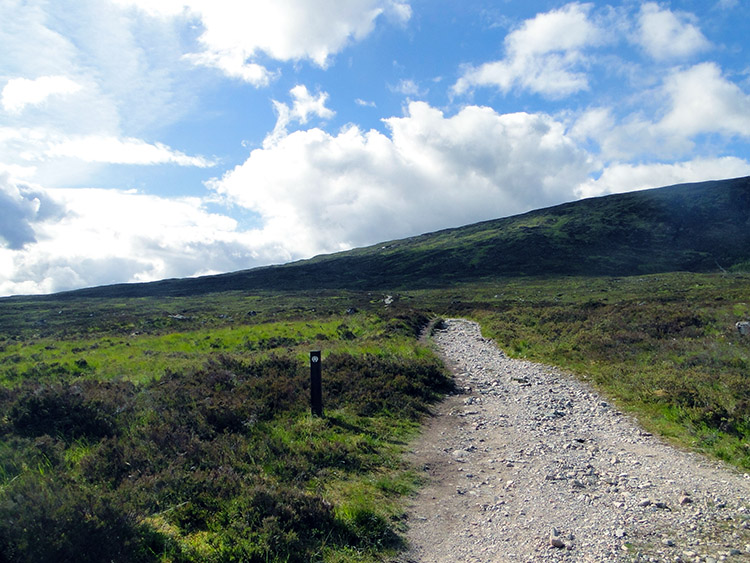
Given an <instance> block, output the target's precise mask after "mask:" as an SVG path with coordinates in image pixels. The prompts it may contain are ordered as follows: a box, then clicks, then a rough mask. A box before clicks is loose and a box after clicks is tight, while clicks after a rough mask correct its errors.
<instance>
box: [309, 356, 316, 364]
mask: <svg viewBox="0 0 750 563" xmlns="http://www.w3.org/2000/svg"><path fill="white" fill-rule="evenodd" d="M310 361H311V362H312V363H314V364H315V363H317V362H318V356H313V357H312V358H310Z"/></svg>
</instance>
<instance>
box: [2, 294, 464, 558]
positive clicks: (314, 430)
mask: <svg viewBox="0 0 750 563" xmlns="http://www.w3.org/2000/svg"><path fill="white" fill-rule="evenodd" d="M325 299H326V300H328V297H326V298H325ZM363 300H364V297H363ZM235 301H236V296H227V297H226V301H221V300H219V301H218V302H219V303H221V305H222V306H237V305H236V303H235ZM372 301H373V303H369V301H368V302H367V303H365V302H364V301H363V303H362V304H364V305H365V306H366V307H367V309H366V310H363V311H360V310H357V311H355V310H354V308H353V307H348V309H349V312H348V313H342V312H336V311H310V310H301V309H300V308H298V307H295V306H293V302H290V301H288V302H287V308H286V309H284V308H281V309H276V310H275V311H274V313H273V317H274V318H275V319H279V318H282V319H284V320H275V321H273V322H269V320H268V318H266V319H265V320H259V319H258V317H259V316H261V315H266V316H270V315H271V314H270V313H269V312H268V311H265V312H258V311H256V309H253V311H255V312H254V314H252V315H247V314H245V315H244V316H243V317H242V322H237V321H235V320H234V319H231V318H230V317H229V316H226V314H225V313H221V314H222V315H225V316H224V317H222V318H220V319H219V318H218V316H217V315H216V309H214V310H209V309H208V308H207V309H206V310H204V312H203V313H201V314H195V313H194V314H193V315H192V316H189V315H186V314H182V313H173V312H168V311H162V312H160V313H157V315H156V318H165V317H166V318H167V319H171V320H168V321H166V323H165V324H164V326H159V327H153V323H151V326H152V330H148V331H135V330H133V327H132V326H128V327H126V328H124V329H123V328H122V327H121V326H120V324H119V323H113V322H112V321H111V317H107V316H106V315H102V316H101V319H103V320H104V322H100V323H90V324H87V326H86V327H82V326H80V325H75V323H73V324H70V325H61V326H60V328H59V330H57V329H54V328H53V329H50V328H49V327H47V333H45V334H32V333H31V332H30V331H23V330H21V331H20V332H18V333H15V334H13V333H11V332H9V331H7V332H6V333H5V335H4V338H3V340H2V346H3V347H4V349H3V355H2V359H3V362H2V366H3V367H2V370H3V371H2V374H3V381H4V384H5V386H4V387H3V388H1V389H0V412H3V413H5V415H4V417H3V418H2V421H0V553H2V555H3V558H4V559H3V560H5V561H25V562H28V561H40V562H41V561H53V560H54V561H103V560H107V561H123V562H124V561H173V562H179V561H205V562H224V561H227V562H229V561H258V562H260V561H264V562H265V561H287V562H293V561H300V562H301V561H375V560H379V559H380V558H382V557H383V555H384V554H387V553H393V552H394V551H395V550H398V549H399V548H400V547H401V542H402V539H401V536H400V535H399V532H400V531H402V530H403V524H402V514H401V509H400V504H399V502H398V498H399V497H400V496H401V495H403V494H406V493H408V492H409V491H411V490H413V488H414V487H415V486H416V477H415V475H414V474H413V473H411V472H410V471H409V470H408V468H407V467H405V466H404V465H403V464H402V462H401V460H400V458H401V454H402V452H403V449H404V446H405V444H406V441H407V440H408V438H409V437H410V436H412V435H413V433H414V432H415V430H416V428H417V425H418V422H419V420H420V418H421V417H422V416H423V415H424V413H425V412H427V409H428V406H429V404H430V403H431V402H433V401H435V400H436V399H437V398H438V397H440V396H441V394H442V393H444V392H445V391H446V390H447V389H449V388H450V380H449V379H448V377H447V376H446V373H445V372H444V370H443V368H442V365H441V364H440V362H439V361H438V360H437V359H436V358H435V357H434V356H433V355H432V354H431V352H430V351H429V350H427V349H425V348H423V347H421V346H420V344H419V343H418V340H417V337H418V329H419V327H420V326H422V325H423V324H424V323H425V321H426V317H425V316H424V315H422V314H420V313H417V312H414V311H407V310H398V308H395V307H393V308H388V309H385V308H384V306H383V304H382V303H381V302H379V301H378V300H377V299H374V300H372ZM327 302H328V301H327ZM362 304H361V305H362ZM77 306H78V305H77ZM92 306H94V307H95V306H96V303H93V304H92ZM154 306H155V304H153V303H145V302H144V303H141V304H139V307H135V310H130V311H129V313H128V314H129V315H130V319H131V320H130V322H129V324H135V325H137V324H139V323H140V324H144V322H145V320H148V319H149V318H154V310H153V309H154ZM172 310H174V309H172ZM102 311H103V312H104V310H102ZM164 313H168V314H169V315H176V314H180V315H181V317H183V318H180V317H174V316H167V315H165V314H164ZM27 314H29V312H28V311H27ZM34 314H39V312H35V313H34ZM41 314H42V315H48V314H49V311H47V312H44V313H41ZM201 317H203V318H201ZM235 317H236V315H235ZM81 318H82V319H83V320H84V322H85V323H89V321H88V319H90V318H91V317H86V316H82V317H81ZM105 319H109V320H105ZM206 319H211V320H217V321H218V322H216V326H214V327H213V328H212V329H210V330H209V329H208V328H206V327H205V322H202V321H205V320H206ZM5 321H6V323H7V319H6V320H5ZM173 322H174V323H173ZM11 324H12V323H7V324H6V326H10V325H11ZM60 331H64V333H61V332H60ZM312 347H316V348H317V347H322V348H323V350H324V356H323V362H324V363H323V366H324V378H325V379H324V381H325V387H324V401H325V408H326V417H325V418H315V417H312V416H311V415H310V414H309V408H308V386H309V368H308V367H307V364H306V363H305V359H306V355H307V351H308V350H309V349H310V348H312ZM9 358H10V359H9ZM39 366H45V367H44V369H40V367H39Z"/></svg>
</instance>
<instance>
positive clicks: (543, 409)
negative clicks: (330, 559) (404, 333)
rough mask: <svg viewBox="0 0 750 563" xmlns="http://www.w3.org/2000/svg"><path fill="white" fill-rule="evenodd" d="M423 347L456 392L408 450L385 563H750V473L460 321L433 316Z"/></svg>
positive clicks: (472, 324)
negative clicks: (411, 494) (429, 343)
mask: <svg viewBox="0 0 750 563" xmlns="http://www.w3.org/2000/svg"><path fill="white" fill-rule="evenodd" d="M435 341H436V343H437V345H438V346H439V348H440V350H441V352H442V354H444V356H445V358H446V360H447V361H448V363H449V365H451V367H452V368H453V369H454V371H455V374H456V379H457V383H458V385H459V386H460V387H461V392H460V393H458V394H457V395H455V396H452V397H449V398H448V399H447V400H446V401H444V402H443V403H442V404H441V405H439V406H438V408H437V415H436V416H435V417H434V418H433V419H431V421H430V423H429V424H428V426H427V428H426V429H425V432H424V433H423V435H422V436H421V438H420V439H419V440H418V441H417V442H416V443H415V444H414V445H413V451H412V453H411V456H412V461H413V462H414V463H415V464H416V466H417V467H418V468H419V469H421V470H423V471H424V474H425V476H426V478H427V486H426V487H425V488H424V489H423V490H422V491H421V493H420V494H419V496H418V497H416V498H415V499H414V501H413V506H412V507H411V509H410V514H409V525H410V531H409V534H408V539H409V543H410V545H411V549H410V551H409V552H408V553H407V554H406V555H405V556H403V557H402V558H401V559H399V561H402V562H420V563H437V562H503V561H566V562H570V561H576V562H578V561H580V562H589V561H591V562H596V561H685V562H686V561H701V562H712V561H725V560H726V561H750V476H748V475H742V474H740V473H738V472H736V471H733V470H731V469H730V468H727V467H725V466H721V465H719V464H717V463H715V462H711V461H708V460H706V459H704V458H702V457H700V456H698V455H696V454H691V453H686V452H683V451H679V450H677V449H674V448H672V447H670V446H667V445H665V444H664V443H662V442H661V441H659V440H658V439H657V438H655V437H653V436H650V435H648V434H647V433H645V432H643V431H642V430H641V429H639V427H638V426H637V425H636V424H635V423H634V422H633V421H632V420H630V419H629V418H628V417H626V416H624V415H623V414H622V413H620V412H618V411H617V410H616V409H615V408H613V407H612V406H611V405H610V404H608V403H607V401H605V400H604V399H602V398H601V397H600V396H598V395H597V394H596V393H595V392H593V391H592V390H591V389H590V388H589V387H587V386H586V385H585V384H582V383H580V382H578V381H577V380H575V379H574V378H572V377H571V376H569V375H566V374H564V373H561V372H559V371H557V370H555V369H552V368H549V367H545V366H542V365H538V364H533V363H530V362H525V361H519V360H512V359H509V358H507V357H505V356H504V354H503V353H502V352H501V351H500V350H499V349H498V348H497V347H496V346H495V344H494V343H493V342H491V341H489V340H486V339H484V338H482V337H481V334H480V331H479V328H478V326H477V325H476V324H474V323H470V322H468V321H463V320H450V321H447V323H446V328H445V330H440V331H438V332H437V333H436V335H435Z"/></svg>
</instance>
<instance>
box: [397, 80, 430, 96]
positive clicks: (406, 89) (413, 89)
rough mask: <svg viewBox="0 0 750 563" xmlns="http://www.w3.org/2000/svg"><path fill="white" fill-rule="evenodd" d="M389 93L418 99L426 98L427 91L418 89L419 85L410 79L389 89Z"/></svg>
mask: <svg viewBox="0 0 750 563" xmlns="http://www.w3.org/2000/svg"><path fill="white" fill-rule="evenodd" d="M391 91H392V92H396V93H398V94H403V95H404V96H408V97H419V98H422V97H424V96H426V95H427V93H428V92H429V90H424V89H422V88H420V87H419V84H417V83H416V82H415V81H414V80H411V79H404V80H401V81H400V82H399V83H398V84H397V85H396V86H394V87H392V88H391Z"/></svg>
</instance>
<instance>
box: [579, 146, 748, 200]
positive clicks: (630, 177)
mask: <svg viewBox="0 0 750 563" xmlns="http://www.w3.org/2000/svg"><path fill="white" fill-rule="evenodd" d="M748 175H750V162H748V161H747V160H744V159H741V158H738V157H734V156H727V157H721V158H697V159H694V160H689V161H683V162H671V163H643V164H632V163H616V164H612V165H610V166H608V167H607V168H606V169H605V170H604V172H603V173H602V174H601V176H600V177H599V178H597V179H589V180H587V181H586V182H583V183H582V184H580V185H579V186H578V187H577V188H576V194H577V195H578V196H579V197H594V196H600V195H606V194H613V193H624V192H632V191H636V190H642V189H647V188H658V187H661V186H669V185H672V184H681V183H684V182H702V181H706V180H716V179H717V178H738V177H741V176H748Z"/></svg>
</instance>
